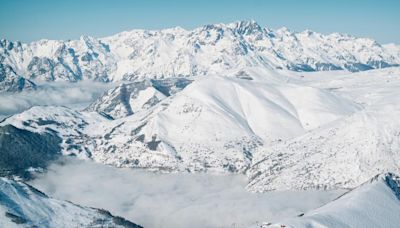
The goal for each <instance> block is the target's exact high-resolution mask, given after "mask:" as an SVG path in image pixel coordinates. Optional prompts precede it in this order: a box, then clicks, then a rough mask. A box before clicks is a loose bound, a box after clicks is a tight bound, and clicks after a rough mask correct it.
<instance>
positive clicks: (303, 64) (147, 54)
mask: <svg viewBox="0 0 400 228" xmlns="http://www.w3.org/2000/svg"><path fill="white" fill-rule="evenodd" d="M0 60H1V62H0V64H2V65H3V66H4V67H7V68H10V69H12V71H14V72H15V73H16V75H18V76H23V77H25V78H27V79H34V80H47V81H57V80H66V81H78V80H84V79H90V80H96V81H105V82H106V81H120V80H135V79H139V78H168V77H188V76H197V75H209V74H219V75H223V74H224V73H225V72H226V71H227V70H232V69H236V70H237V71H239V70H240V69H243V68H245V67H262V68H272V69H289V70H293V71H321V70H322V71H325V70H340V69H343V70H348V71H363V70H369V69H374V68H385V67H389V66H395V65H397V66H398V65H399V64H400V49H399V48H398V45H384V46H382V45H380V44H379V43H377V42H376V41H374V40H371V39H367V38H355V37H352V36H349V35H344V34H338V33H333V34H329V35H323V34H319V33H316V32H312V31H309V30H306V31H303V32H300V33H296V32H292V31H289V30H288V29H286V28H281V29H277V30H272V29H269V28H262V27H261V26H260V25H258V24H257V23H256V22H255V21H240V22H234V23H230V24H214V25H205V26H203V27H200V28H196V29H194V30H191V31H187V30H185V29H182V28H179V27H176V28H171V29H164V30H158V31H147V30H132V31H128V32H122V33H118V34H116V35H113V36H110V37H105V38H100V39H97V38H93V37H88V36H82V37H81V38H80V39H79V40H69V41H61V40H39V41H35V42H32V43H21V42H18V41H17V42H12V41H8V40H4V39H3V40H1V42H0Z"/></svg>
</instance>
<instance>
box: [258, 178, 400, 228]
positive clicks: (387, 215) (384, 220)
mask: <svg viewBox="0 0 400 228" xmlns="http://www.w3.org/2000/svg"><path fill="white" fill-rule="evenodd" d="M399 210H400V177H398V176H396V175H394V174H392V173H386V174H381V175H378V176H375V177H374V178H372V179H371V180H369V181H367V182H365V183H364V184H362V185H360V186H358V187H357V188H355V189H353V190H351V191H349V192H347V193H345V194H344V195H342V196H340V197H339V198H337V199H336V200H334V201H332V202H329V203H328V204H326V205H324V206H322V207H319V208H317V209H315V210H312V211H310V212H307V213H305V214H304V215H301V216H299V217H297V218H292V219H286V220H285V221H281V222H279V223H277V224H272V225H267V224H265V225H264V226H262V227H271V228H273V227H277V228H278V227H382V228H384V227H397V226H398V224H399V222H400V215H399V213H398V212H399Z"/></svg>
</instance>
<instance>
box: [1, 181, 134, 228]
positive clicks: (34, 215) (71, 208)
mask: <svg viewBox="0 0 400 228" xmlns="http://www.w3.org/2000/svg"><path fill="white" fill-rule="evenodd" d="M0 226H1V227H9V228H11V227H48V228H50V227H99V228H100V227H121V228H122V227H127V228H128V227H129V228H140V227H141V226H139V225H136V224H134V223H132V222H130V221H127V220H125V219H124V218H121V217H116V216H113V215H111V214H110V212H108V211H106V210H102V209H96V208H90V207H82V206H79V205H76V204H73V203H71V202H67V201H61V200H57V199H53V198H50V197H48V196H47V195H45V194H44V193H42V192H40V191H39V190H37V189H35V188H33V187H32V186H30V185H28V184H25V183H22V182H18V181H14V180H11V179H7V178H0Z"/></svg>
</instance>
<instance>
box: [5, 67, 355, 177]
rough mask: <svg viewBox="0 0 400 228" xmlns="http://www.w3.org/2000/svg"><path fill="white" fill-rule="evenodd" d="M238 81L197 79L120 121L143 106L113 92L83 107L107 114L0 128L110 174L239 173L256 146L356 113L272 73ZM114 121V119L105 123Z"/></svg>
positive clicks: (58, 115) (15, 120) (57, 110)
mask: <svg viewBox="0 0 400 228" xmlns="http://www.w3.org/2000/svg"><path fill="white" fill-rule="evenodd" d="M258 72H260V71H258ZM246 75H247V76H246V79H243V78H241V77H239V78H235V77H218V76H206V77H201V78H198V79H196V80H195V81H194V82H192V83H191V84H190V85H188V86H186V84H185V86H186V88H185V89H184V90H182V91H180V92H178V93H175V94H174V92H169V93H166V92H165V91H164V92H163V93H162V94H164V95H168V94H172V95H170V96H169V97H166V96H165V98H163V99H159V100H158V103H157V102H156V103H155V104H153V105H151V106H149V107H148V108H146V109H141V110H140V112H137V113H135V114H133V115H128V116H127V117H122V116H124V115H127V114H129V113H125V112H121V105H122V104H123V103H127V101H126V100H128V101H129V102H130V103H129V106H128V107H130V108H131V107H136V106H138V104H139V106H138V107H142V103H143V100H142V99H134V98H132V96H131V95H126V94H125V93H126V91H125V92H123V93H121V91H120V90H121V87H117V89H115V90H112V91H110V92H109V93H107V94H108V95H107V94H106V95H105V96H104V97H102V98H101V99H100V101H101V102H99V101H96V102H95V104H96V105H91V106H90V107H98V106H97V105H102V104H104V107H109V108H110V109H107V110H106V111H107V115H104V114H103V112H104V111H101V110H100V114H99V113H94V112H87V111H85V112H78V111H72V110H70V109H68V108H65V107H33V108H31V109H29V110H27V111H25V112H23V113H20V114H17V115H14V116H12V117H9V118H7V119H6V120H5V121H4V122H3V123H1V125H2V126H6V125H13V126H15V127H17V128H21V129H24V130H27V131H32V132H39V133H40V132H42V133H43V132H48V133H51V132H53V133H54V132H56V133H57V135H58V136H59V137H60V138H61V139H62V143H61V150H62V153H63V154H66V155H71V154H73V155H76V156H82V157H89V158H92V159H94V160H95V161H98V162H101V163H105V164H111V165H115V166H118V167H140V168H147V169H156V170H178V171H217V172H245V171H246V170H247V169H248V167H249V166H250V164H251V162H252V157H253V153H254V152H255V151H256V149H257V148H258V147H260V146H262V145H269V144H271V143H273V142H276V141H282V140H286V139H289V138H293V137H296V136H299V135H302V134H304V133H305V132H306V131H307V130H310V129H315V128H317V127H319V126H321V125H324V124H325V123H328V122H330V121H333V120H336V119H338V118H341V117H343V116H346V115H349V114H351V113H352V112H355V111H357V110H359V108H360V107H359V105H357V104H355V103H353V102H351V101H349V100H347V99H344V98H342V97H340V96H337V95H335V94H332V93H331V92H329V91H326V90H320V89H317V88H312V87H307V86H297V85H295V84H290V83H286V81H285V80H286V78H285V77H283V76H282V75H279V74H278V73H275V72H269V73H268V72H263V73H262V74H255V73H254V72H252V71H251V70H249V71H248V72H247V73H246ZM249 78H251V79H252V80H249ZM145 82H146V83H148V81H145ZM158 82H160V81H158ZM178 82H179V81H178ZM143 83H144V82H138V83H132V84H128V85H129V86H132V88H131V89H129V91H142V92H143V91H146V90H141V88H144V87H143ZM150 85H153V86H154V85H155V84H154V83H153V84H148V86H149V87H148V88H152V90H154V88H155V87H153V86H150ZM158 85H162V83H160V84H158ZM172 85H174V84H172ZM135 86H139V87H135ZM175 87H176V86H173V87H166V88H175ZM156 88H158V89H157V91H159V92H160V91H163V90H162V89H160V88H161V87H156ZM178 90H179V89H178ZM153 92H154V91H153ZM112 94H115V95H117V96H114V95H112ZM132 94H135V92H132ZM298 94H302V96H301V97H300V96H298ZM138 95H139V96H141V93H138ZM121 96H122V98H121ZM135 96H136V95H135ZM121 100H122V101H125V102H121ZM144 100H147V98H146V99H144ZM109 104H112V105H109ZM120 104H121V105H120ZM124 107H126V106H124ZM131 109H132V108H131ZM93 110H96V109H93ZM123 110H126V109H123ZM97 111H98V110H97ZM121 114H123V115H122V116H121V118H119V119H115V120H112V118H108V116H109V115H114V117H120V116H118V115H121ZM228 132H229V134H228Z"/></svg>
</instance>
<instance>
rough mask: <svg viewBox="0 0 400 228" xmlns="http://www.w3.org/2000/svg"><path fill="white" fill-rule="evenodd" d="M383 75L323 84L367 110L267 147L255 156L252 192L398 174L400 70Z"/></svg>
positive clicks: (342, 184)
mask: <svg viewBox="0 0 400 228" xmlns="http://www.w3.org/2000/svg"><path fill="white" fill-rule="evenodd" d="M384 72H386V74H387V76H386V77H384V76H383V75H380V76H378V75H379V74H382V72H381V73H379V72H375V74H374V73H373V72H371V75H369V74H366V73H363V74H361V75H352V77H348V76H343V77H342V78H341V79H339V80H336V79H335V80H333V81H332V83H331V84H330V83H327V82H323V84H324V86H333V87H334V88H335V89H336V91H337V92H339V93H341V94H343V95H347V96H351V97H353V99H354V100H357V101H358V102H362V103H363V104H364V105H365V106H366V107H365V109H363V110H360V111H358V112H355V113H354V114H352V115H349V116H346V117H344V118H341V119H339V120H337V121H334V122H331V123H329V124H326V125H325V126H323V127H321V128H317V129H313V130H311V131H309V132H307V133H306V134H304V135H301V136H299V137H296V138H293V139H290V140H287V141H284V142H281V143H277V144H275V145H274V146H271V147H268V148H264V150H262V151H260V152H259V153H257V154H256V155H255V157H254V163H253V166H252V168H251V169H250V170H249V172H248V174H249V179H250V183H249V185H248V188H249V189H250V190H251V191H256V192H264V191H270V190H277V189H279V190H284V189H309V188H314V189H315V188H319V189H334V188H338V187H345V188H352V187H355V186H357V185H359V184H361V183H362V182H364V181H367V180H368V179H369V178H371V177H372V176H374V175H375V174H377V173H382V172H394V173H400V153H399V148H400V137H399V136H400V130H399V129H400V121H399V118H398V116H399V115H400V105H399V104H400V99H399V97H400V94H399V90H398V88H399V85H400V84H399V78H400V72H399V70H398V69H396V70H390V71H384ZM329 84H330V85H329ZM346 87H347V88H346ZM341 90H342V91H341Z"/></svg>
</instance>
